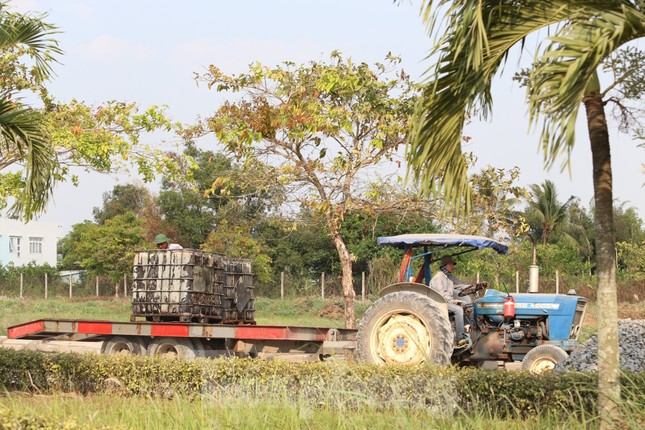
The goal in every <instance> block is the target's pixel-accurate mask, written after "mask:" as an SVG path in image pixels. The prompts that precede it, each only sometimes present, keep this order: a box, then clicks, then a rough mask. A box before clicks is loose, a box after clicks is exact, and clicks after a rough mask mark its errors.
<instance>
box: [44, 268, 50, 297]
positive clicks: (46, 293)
mask: <svg viewBox="0 0 645 430" xmlns="http://www.w3.org/2000/svg"><path fill="white" fill-rule="evenodd" d="M47 281H48V279H47V272H45V298H47V295H48V293H49V291H48V290H49V288H48V287H49V286H48V282H47Z"/></svg>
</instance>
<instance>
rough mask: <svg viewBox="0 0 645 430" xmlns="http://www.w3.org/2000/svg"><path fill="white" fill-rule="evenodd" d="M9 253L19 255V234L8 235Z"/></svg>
mask: <svg viewBox="0 0 645 430" xmlns="http://www.w3.org/2000/svg"><path fill="white" fill-rule="evenodd" d="M9 253H11V254H14V255H15V256H16V257H20V236H10V237H9Z"/></svg>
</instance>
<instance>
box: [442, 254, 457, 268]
mask: <svg viewBox="0 0 645 430" xmlns="http://www.w3.org/2000/svg"><path fill="white" fill-rule="evenodd" d="M440 261H441V263H440V264H441V266H445V265H446V264H448V263H452V264H455V265H456V264H457V262H456V261H455V260H453V259H452V255H444V256H443V257H441V260H440Z"/></svg>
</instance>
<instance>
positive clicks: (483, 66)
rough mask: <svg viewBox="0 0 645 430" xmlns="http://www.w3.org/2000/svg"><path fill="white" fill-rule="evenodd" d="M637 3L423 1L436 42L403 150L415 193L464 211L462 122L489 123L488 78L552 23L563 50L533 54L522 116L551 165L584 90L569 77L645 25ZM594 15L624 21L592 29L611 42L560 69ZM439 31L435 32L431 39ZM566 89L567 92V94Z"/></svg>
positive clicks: (466, 191) (467, 193) (566, 138)
mask: <svg viewBox="0 0 645 430" xmlns="http://www.w3.org/2000/svg"><path fill="white" fill-rule="evenodd" d="M634 3H636V5H634ZM642 3H643V2H642V1H640V0H639V1H637V2H633V1H632V2H630V1H626V0H611V1H589V0H579V1H567V2H562V1H555V0H551V1H548V0H547V1H543V0H540V1H538V0H534V1H521V2H518V1H515V0H501V1H500V0H488V1H486V0H461V1H452V2H449V1H448V0H442V1H427V2H426V4H425V8H424V9H423V15H422V16H423V17H424V19H425V20H426V23H427V24H428V26H429V30H430V31H433V32H434V33H435V40H437V42H436V44H435V46H434V49H433V51H432V52H431V54H430V55H429V58H430V59H433V60H434V59H436V63H435V65H434V66H433V67H432V68H430V69H428V70H427V71H426V74H425V76H427V78H426V80H425V81H424V83H423V84H424V89H423V92H422V97H421V99H420V102H419V104H418V106H417V110H416V112H415V116H414V121H413V124H414V126H413V130H412V135H411V142H410V145H409V146H408V151H407V157H408V160H409V166H410V171H411V173H412V174H413V176H414V179H415V180H417V181H418V182H419V186H420V189H421V190H422V191H423V192H424V193H426V194H429V193H434V192H437V191H443V195H444V198H445V199H446V201H447V203H448V204H450V205H453V206H456V205H458V204H459V202H460V201H463V200H462V197H463V196H465V197H466V198H465V202H466V207H464V208H457V209H465V210H468V209H469V205H470V201H471V199H470V188H469V184H468V178H467V165H466V162H465V159H464V158H463V155H462V149H461V141H462V132H463V128H464V126H465V124H466V121H467V118H468V116H469V115H470V114H471V113H473V112H475V111H477V112H478V113H479V114H480V116H481V118H482V119H488V118H489V116H490V113H491V111H492V103H493V99H492V95H491V92H490V90H491V85H492V81H493V78H494V77H495V76H496V74H497V73H498V71H499V70H500V67H502V66H503V64H504V61H505V60H506V58H507V56H508V54H509V51H510V50H511V48H513V47H514V46H517V45H519V47H520V48H523V43H524V40H525V38H526V37H527V36H529V35H530V34H531V33H534V32H536V31H538V30H540V29H544V28H553V27H554V26H555V27H556V28H555V34H556V36H555V39H554V40H559V38H561V37H562V38H565V40H568V41H569V40H570V41H571V43H569V44H566V45H565V44H563V43H562V41H559V42H556V41H554V42H552V44H551V45H549V46H548V47H547V48H545V49H546V50H545V52H546V54H545V55H547V56H546V57H537V58H538V59H539V61H537V63H540V64H541V63H544V64H545V65H544V68H543V69H542V70H543V73H540V74H539V76H540V77H541V79H542V81H543V82H542V83H541V84H540V85H539V86H538V87H536V91H537V94H539V95H540V97H541V99H539V100H541V101H538V102H536V107H535V108H534V109H531V118H530V123H531V124H533V123H535V122H536V121H537V119H538V118H540V117H544V118H545V119H543V133H542V142H543V146H544V148H545V151H546V155H545V161H547V164H548V162H551V161H552V160H553V159H554V158H555V157H556V156H557V155H558V153H559V152H560V149H561V148H562V147H563V144H562V142H573V138H574V134H573V130H574V125H575V117H576V115H577V110H578V106H579V104H580V102H581V100H582V99H581V98H580V96H579V93H578V95H576V94H575V90H578V87H579V86H582V87H585V86H586V85H584V84H580V83H576V82H574V81H575V79H574V78H575V77H576V74H577V73H578V72H581V73H586V72H588V71H590V70H595V67H597V65H598V64H599V63H598V62H597V61H595V60H596V59H600V60H601V59H602V58H604V56H606V55H607V53H609V52H611V51H612V50H614V49H616V48H617V47H618V46H619V44H620V43H623V42H621V41H625V40H628V38H629V37H632V38H633V35H635V34H638V33H639V31H640V30H639V28H642V26H643V25H644V24H643V23H644V22H645V20H642V12H641V11H642V10H643V7H642ZM432 11H434V12H440V13H443V19H441V20H436V18H435V17H434V14H433V13H432ZM598 15H602V16H605V18H604V20H600V21H598V22H597V23H601V22H605V21H606V22H607V23H609V22H613V23H614V24H615V25H618V23H620V22H622V21H621V18H625V20H624V21H625V22H622V25H621V27H620V28H619V29H616V28H614V31H613V33H612V32H610V25H609V24H607V25H606V26H605V25H604V24H603V25H601V26H600V27H599V29H596V32H597V33H598V34H599V35H598V36H596V37H594V38H593V40H596V41H599V40H600V39H601V37H612V38H613V39H614V40H613V41H606V42H605V43H604V45H603V46H602V47H601V46H598V47H597V48H596V51H595V54H593V55H591V58H593V59H594V61H588V59H587V58H584V57H582V55H580V60H579V62H575V60H573V61H572V62H571V64H573V66H571V67H572V70H571V71H570V70H569V67H570V65H567V67H566V68H565V67H564V66H563V65H562V64H561V63H562V62H563V55H565V54H570V53H571V52H570V51H571V50H572V49H573V50H574V51H573V52H574V53H575V52H578V51H580V52H582V51H581V50H582V49H583V47H582V46H581V45H580V46H578V47H577V50H576V45H575V43H574V34H575V33H574V32H582V33H581V34H584V35H587V33H588V32H589V30H590V29H593V28H595V24H596V21H597V19H596V18H595V17H597V16H598ZM430 17H432V19H429V18H430ZM610 18H611V19H610ZM639 19H640V22H639ZM437 23H439V24H440V25H437ZM441 24H442V25H443V26H442V25H441ZM439 31H441V34H436V33H438V32H439ZM557 47H563V48H562V49H563V51H562V52H560V53H558V52H556V48H557ZM550 56H553V58H554V60H553V61H547V59H548V58H550ZM576 66H577V68H576ZM558 68H559V69H558ZM553 69H558V70H560V72H561V74H562V77H563V78H564V77H565V76H566V77H567V85H566V86H558V85H556V84H555V83H554V81H552V78H551V77H550V76H551V73H553ZM567 72H569V74H567ZM583 76H586V75H583ZM569 81H570V82H569ZM570 89H573V90H574V91H573V92H572V93H569V91H570ZM555 99H558V104H557V105H554V106H550V105H549V109H547V108H546V107H547V103H553V102H552V100H555ZM536 100H537V99H536ZM563 109H568V111H566V110H565V112H568V114H567V115H565V116H562V115H561V112H563ZM552 124H556V126H555V127H554V126H553V125H552Z"/></svg>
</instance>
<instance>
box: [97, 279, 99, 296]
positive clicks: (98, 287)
mask: <svg viewBox="0 0 645 430" xmlns="http://www.w3.org/2000/svg"><path fill="white" fill-rule="evenodd" d="M98 296H99V277H98V276H97V277H96V297H98Z"/></svg>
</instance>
